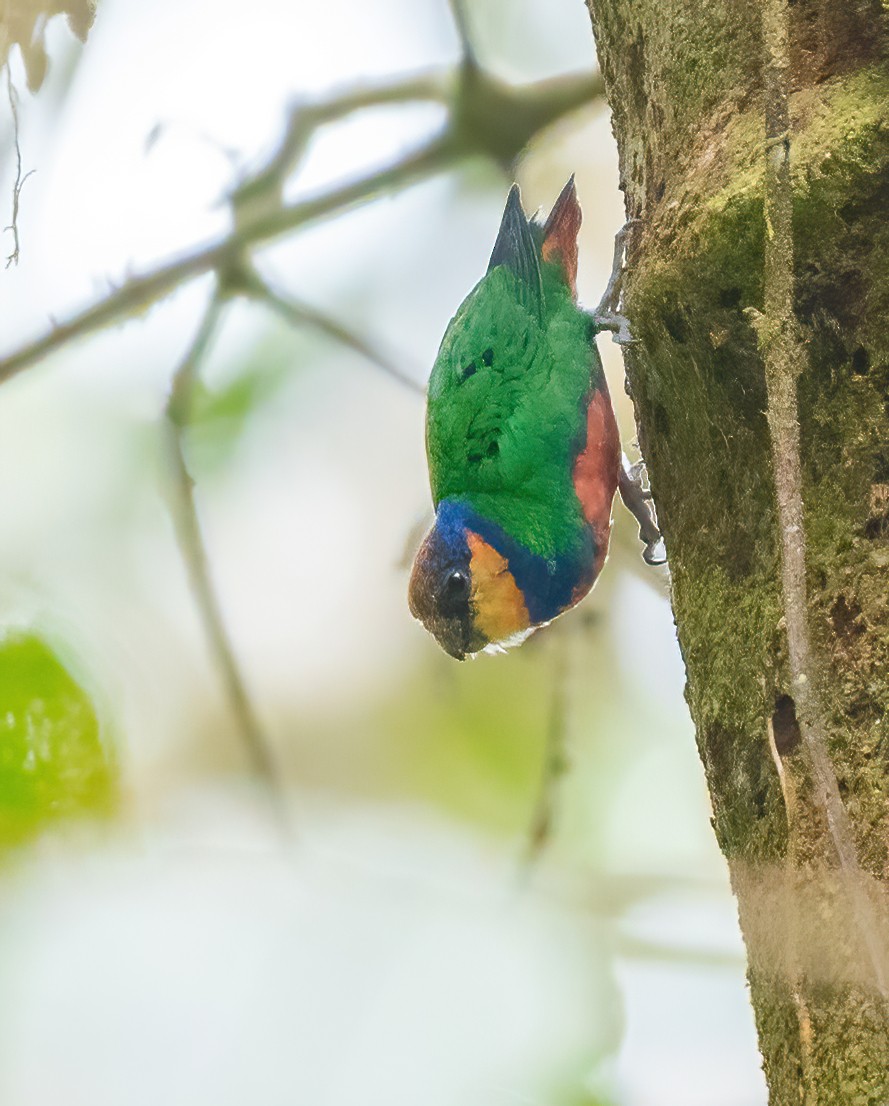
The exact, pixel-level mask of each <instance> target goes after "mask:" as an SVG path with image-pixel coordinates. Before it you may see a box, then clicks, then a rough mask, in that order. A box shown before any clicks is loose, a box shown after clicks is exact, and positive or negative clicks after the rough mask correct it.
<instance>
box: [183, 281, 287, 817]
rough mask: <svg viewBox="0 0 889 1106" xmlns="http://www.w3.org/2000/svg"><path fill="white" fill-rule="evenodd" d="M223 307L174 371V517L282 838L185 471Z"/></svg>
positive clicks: (282, 801)
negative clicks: (198, 394)
mask: <svg viewBox="0 0 889 1106" xmlns="http://www.w3.org/2000/svg"><path fill="white" fill-rule="evenodd" d="M221 310H222V301H221V299H220V298H219V296H218V295H214V297H213V299H212V300H211V301H210V305H209V307H208V308H207V311H206V314H205V315H204V318H203V321H202V322H201V325H200V327H199V328H198V331H197V333H196V335H195V337H194V340H193V341H192V343H191V345H190V347H189V348H188V350H187V352H186V354H185V356H184V357H183V359H182V361H181V362H180V364H179V367H178V369H177V370H176V373H175V375H174V377H173V383H172V387H171V390H170V397H169V400H168V401H167V407H166V411H165V420H164V422H165V430H166V437H167V446H168V452H169V457H170V462H171V469H172V477H173V492H174V496H175V502H174V504H173V519H174V522H175V525H176V536H177V540H178V543H179V548H180V550H181V553H182V559H183V561H184V562H185V565H186V568H187V571H188V575H189V580H190V583H191V589H192V593H193V595H194V598H195V603H196V604H197V608H198V612H199V614H200V617H201V622H202V623H203V626H204V631H205V633H206V635H207V641H208V644H209V646H210V650H211V652H212V654H213V659H214V661H215V664H216V667H217V669H218V670H219V673H220V675H221V678H222V682H223V685H224V687H225V691H226V695H227V697H228V700H229V704H230V706H231V710H232V714H233V715H234V718H235V723H236V725H237V728H238V731H239V733H240V735H241V739H242V741H243V743H244V747H245V749H246V751H247V754H248V756H249V758H250V761H251V764H252V766H253V770H254V772H255V773H256V775H257V777H258V778H259V779H260V780H261V781H262V783H263V785H264V787H265V788H266V790H267V792H268V794H269V797H270V799H271V801H272V807H273V810H274V812H275V814H276V817H277V820H278V821H279V823H280V825H281V827H282V830H283V831H284V834H285V836H286V837H289V836H290V833H291V824H290V817H289V811H288V807H287V797H286V793H285V790H284V787H283V784H282V782H281V777H280V773H279V771H278V768H277V766H276V764H275V761H274V758H273V756H272V752H271V748H270V746H269V742H268V739H267V737H266V735H265V733H264V732H263V729H262V725H261V724H260V722H259V718H258V717H257V713H256V710H255V708H254V706H253V703H252V701H251V699H250V695H249V693H248V691H247V687H246V683H245V680H244V677H243V675H242V673H241V669H240V667H239V665H238V661H237V658H236V656H235V650H234V646H233V645H232V641H231V638H230V637H229V634H228V630H227V629H226V625H225V619H224V618H223V615H222V609H221V606H220V603H219V597H218V595H217V594H216V589H215V588H214V586H213V580H212V577H211V573H210V566H209V564H208V560H207V550H206V546H205V545H204V538H203V534H202V533H201V526H200V521H199V519H198V511H197V505H196V503H195V496H194V481H193V480H192V477H191V474H190V473H189V471H188V464H187V462H186V459H185V449H184V444H183V436H184V431H185V429H186V427H187V426H188V422H189V419H190V417H191V408H192V401H193V395H194V387H195V384H196V382H197V374H198V372H199V369H200V364H201V360H202V358H203V357H204V354H205V353H206V350H207V347H208V345H209V343H210V340H211V339H212V337H213V334H214V332H215V330H216V327H217V324H218V321H219V316H220V313H221Z"/></svg>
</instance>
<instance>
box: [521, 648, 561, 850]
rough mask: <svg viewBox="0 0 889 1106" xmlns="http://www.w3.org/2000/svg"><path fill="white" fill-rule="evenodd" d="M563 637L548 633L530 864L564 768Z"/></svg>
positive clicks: (549, 826) (547, 829)
mask: <svg viewBox="0 0 889 1106" xmlns="http://www.w3.org/2000/svg"><path fill="white" fill-rule="evenodd" d="M563 630H564V628H563ZM567 640H568V639H567V638H566V637H565V635H564V632H563V633H562V634H559V633H558V632H556V633H554V634H552V635H551V637H550V645H551V647H552V652H553V664H552V669H553V683H552V701H551V704H550V713H549V718H548V720H547V729H546V743H545V746H544V751H543V765H542V767H541V772H540V783H539V785H538V791H537V797H536V799H535V803H534V812H533V814H532V816H531V825H530V828H529V830H528V843H527V849H526V855H525V863H526V864H531V863H533V861H534V860H536V859H537V857H538V856H539V855H540V854H541V852H542V851H543V850H544V849H545V848H546V845H547V843H548V842H549V840H550V837H551V836H552V832H553V825H554V822H555V816H556V801H557V798H558V789H559V783H560V781H561V779H562V777H563V776H564V775H565V773H566V772H567V770H568V756H567V752H566V748H565V738H566V734H565V716H566V713H567V699H568V687H567V684H568V671H567V669H568V659H569V656H570V654H569V651H568V648H567V644H566V643H567Z"/></svg>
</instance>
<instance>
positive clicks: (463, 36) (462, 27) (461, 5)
mask: <svg viewBox="0 0 889 1106" xmlns="http://www.w3.org/2000/svg"><path fill="white" fill-rule="evenodd" d="M449 3H450V6H451V17H452V18H453V20H454V26H455V27H456V29H457V37H458V38H459V40H460V52H461V54H462V64H463V65H464V66H470V67H471V66H477V65H478V59H477V57H476V53H475V48H474V47H473V45H472V35H471V34H470V30H469V17H468V16H467V14H466V4H465V2H464V0H449Z"/></svg>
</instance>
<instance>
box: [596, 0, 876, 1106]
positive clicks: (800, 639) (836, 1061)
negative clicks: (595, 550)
mask: <svg viewBox="0 0 889 1106" xmlns="http://www.w3.org/2000/svg"><path fill="white" fill-rule="evenodd" d="M588 6H589V8H590V14H591V17H592V22H593V30H594V33H595V37H596V42H597V46H598V51H599V60H600V63H601V66H602V71H603V75H604V78H605V85H606V92H607V96H608V99H609V102H610V105H611V108H612V112H613V122H614V130H615V135H616V137H617V141H618V147H619V152H620V167H621V188H622V189H623V190H624V192H625V194H626V204H627V214H628V216H629V217H630V218H633V219H637V220H639V221H638V223H636V224H634V232H633V235H632V237H631V242H630V251H629V257H628V272H627V276H626V281H625V310H626V313H627V314H628V316H629V318H630V323H631V326H632V330H633V333H634V337H635V338H636V339H637V342H636V345H635V346H634V347H632V349H631V350H630V351H629V352H628V355H627V375H628V381H629V385H630V387H631V389H632V395H633V398H634V402H635V406H636V416H637V421H638V426H639V439H640V444H641V446H642V451H643V454H644V456H645V459H646V462H647V464H648V468H649V473H650V477H651V483H652V489H653V491H654V495H655V501H656V503H657V507H658V515H659V518H660V521H661V524H662V528H663V530H664V534H665V537H666V541H667V548H668V552H669V557H670V566H671V570H672V584H673V610H674V614H675V618H676V625H677V630H678V633H679V641H680V644H681V647H682V652H683V656H684V658H685V663H686V668H687V674H688V684H687V698H688V703H689V706H690V708H691V712H692V716H693V718H694V721H695V724H696V727H697V735H698V746H699V749H700V754H701V758H702V760H703V763H704V767H705V771H706V775H707V781H708V785H709V788H710V794H711V798H712V805H713V826H714V829H715V831H716V835H717V838H718V840H719V844H720V846H721V848H722V850H723V852H724V854H725V856H726V858H727V860H728V863H729V867H730V871H731V875H732V883H733V887H734V890H735V893H736V895H737V899H738V908H739V916H740V921H741V928H742V930H743V933H744V938H745V941H746V945H747V951H748V978H749V981H750V991H751V998H752V1001H753V1005H754V1010H755V1014H756V1021H757V1027H758V1031H759V1039H760V1047H761V1051H762V1055H763V1063H764V1068H765V1072H766V1077H767V1080H768V1083H769V1088H770V1096H771V1102H772V1103H773V1104H778V1106H785V1104H793V1106H798V1104H799V1103H804V1104H811V1103H819V1104H822V1106H823V1104H833V1103H837V1104H839V1103H843V1104H846V1103H850V1104H862V1106H863V1104H874V1106H878V1104H879V1106H885V1104H886V1103H887V1102H889V1022H887V1011H889V1007H887V993H889V950H887V944H889V942H887V933H889V925H887V919H889V912H887V896H886V890H887V884H889V851H887V845H889V777H887V767H889V62H887V56H889V17H887V4H886V0H883V2H882V3H881V2H880V0H793V2H792V3H790V5H789V7H788V6H787V0H762V2H761V3H755V2H754V0H588ZM776 13H777V15H776ZM771 17H776V18H777V20H778V21H777V23H776V22H774V20H773V22H772V23H771V24H770V22H769V19H770V18H771ZM776 28H777V33H778V39H780V36H781V33H783V31H784V30H786V32H787V42H786V49H785V48H784V47H783V46H782V45H781V43H780V41H778V44H777V46H776V44H775V43H776V39H775V36H774V34H773V33H772V32H775V31H776ZM776 51H777V52H776ZM782 51H783V53H782ZM782 97H783V105H784V107H783V111H784V115H783V125H782ZM788 122H789V127H788V125H787V124H788ZM767 123H768V131H767ZM767 135H768V140H767ZM770 159H771V160H770ZM782 159H783V160H782ZM787 165H789V173H787V172H786V166H787ZM782 197H783V200H782ZM782 203H784V207H783V208H782ZM766 210H768V212H769V216H768V220H767V219H766V217H765V211H766ZM782 212H783V214H782ZM782 227H783V228H784V230H786V232H787V233H786V234H784V232H783V231H782ZM782 296H786V304H787V307H788V310H787V312H786V313H785V316H784V317H782V315H781V307H780V303H781V297H782ZM750 309H755V310H750ZM785 369H786V372H785ZM797 412H798V418H797ZM794 504H796V505H797V509H796V513H794ZM795 566H796V567H795Z"/></svg>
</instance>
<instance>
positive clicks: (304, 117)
mask: <svg viewBox="0 0 889 1106" xmlns="http://www.w3.org/2000/svg"><path fill="white" fill-rule="evenodd" d="M452 80H453V77H452V75H451V74H450V73H448V72H441V73H429V74H419V75H417V76H413V77H408V78H407V79H405V80H403V81H395V82H393V83H391V84H385V85H371V86H368V87H359V88H354V89H349V90H347V91H346V92H343V93H340V94H339V95H337V96H334V97H332V98H331V99H329V100H323V101H318V102H305V101H302V102H297V103H295V104H294V105H293V106H292V107H291V109H290V112H289V114H288V117H287V122H286V124H285V127H284V134H283V137H282V138H281V140H280V142H279V143H278V146H277V149H276V150H275V151H274V152H273V153H272V156H271V157H270V159H269V161H268V162H267V163H266V165H264V166H263V167H262V168H261V169H260V170H259V172H257V173H256V174H255V175H254V176H251V177H250V178H249V179H247V180H245V181H243V182H242V183H241V184H239V185H238V186H237V187H236V188H235V190H234V191H233V193H232V196H231V199H232V202H233V203H234V204H235V205H236V206H237V205H244V204H247V203H251V202H252V198H253V197H254V196H256V195H257V194H265V193H268V192H270V191H273V192H277V193H278V195H280V190H281V188H282V187H283V185H284V183H285V181H286V180H287V179H288V177H290V176H291V175H292V174H293V172H294V171H295V170H296V168H297V167H298V165H299V163H300V162H301V161H302V159H303V157H304V156H305V153H306V150H307V148H308V145H309V142H310V141H311V139H312V138H313V137H314V134H315V132H316V131H317V130H318V129H319V128H320V127H322V126H325V125H327V124H330V123H335V122H336V121H337V120H339V119H342V118H344V117H345V116H347V115H352V114H354V113H355V112H357V111H363V110H364V109H366V108H372V107H386V106H388V105H393V104H408V103H413V102H420V101H429V102H432V103H439V104H445V103H447V98H448V91H449V85H450V83H452Z"/></svg>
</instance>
